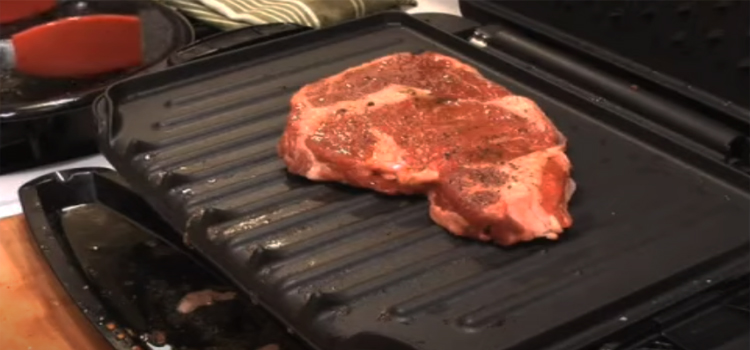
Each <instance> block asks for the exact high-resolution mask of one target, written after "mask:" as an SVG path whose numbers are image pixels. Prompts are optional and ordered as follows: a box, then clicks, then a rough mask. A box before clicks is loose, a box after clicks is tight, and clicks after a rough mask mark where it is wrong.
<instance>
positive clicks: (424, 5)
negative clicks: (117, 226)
mask: <svg viewBox="0 0 750 350" xmlns="http://www.w3.org/2000/svg"><path fill="white" fill-rule="evenodd" d="M418 1H419V6H417V7H416V8H414V9H411V10H409V11H408V12H409V13H425V12H442V13H449V14H453V15H457V16H460V15H461V12H460V11H459V8H458V0H418ZM81 167H104V168H111V167H112V166H111V165H110V164H109V163H108V162H107V161H106V160H105V159H104V157H102V156H101V155H95V156H89V157H85V158H81V159H77V160H73V161H68V162H63V163H59V164H54V165H50V166H46V167H41V168H36V169H32V170H27V171H21V172H18V173H12V174H7V175H2V176H0V218H4V217H8V216H11V215H17V214H20V213H21V205H20V203H19V202H18V188H19V187H21V186H22V185H23V184H25V183H26V182H28V181H30V180H32V179H34V178H36V177H39V176H42V175H45V174H48V173H51V172H54V171H59V170H62V169H68V168H81ZM13 350H15V349H13Z"/></svg>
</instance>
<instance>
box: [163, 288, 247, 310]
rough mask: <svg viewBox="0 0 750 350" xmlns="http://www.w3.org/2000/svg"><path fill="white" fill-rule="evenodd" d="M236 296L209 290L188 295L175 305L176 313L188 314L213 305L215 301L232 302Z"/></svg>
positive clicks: (230, 293) (232, 293) (235, 294)
mask: <svg viewBox="0 0 750 350" xmlns="http://www.w3.org/2000/svg"><path fill="white" fill-rule="evenodd" d="M236 296H237V293H235V292H216V291H213V290H210V289H207V290H201V291H197V292H192V293H188V294H187V295H185V296H184V297H183V298H182V299H181V300H180V303H179V304H178V305H177V312H179V313H182V314H189V313H191V312H193V311H195V310H197V309H198V308H201V307H204V306H210V305H213V304H214V303H215V302H217V301H228V300H232V299H234V298H235V297H236Z"/></svg>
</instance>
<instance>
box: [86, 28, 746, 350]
mask: <svg viewBox="0 0 750 350" xmlns="http://www.w3.org/2000/svg"><path fill="white" fill-rule="evenodd" d="M424 50H433V51H438V52H441V53H444V54H448V55H451V56H454V57H456V58H458V59H460V60H462V61H464V62H467V63H468V64H470V65H472V66H474V67H477V68H478V69H479V70H480V71H481V72H482V73H483V74H484V75H485V76H486V77H487V78H489V79H492V80H494V81H496V82H498V83H500V84H502V85H504V86H506V87H507V88H509V89H510V90H511V91H514V92H516V93H518V94H520V95H526V96H529V97H531V98H533V99H534V100H535V101H537V103H538V104H539V105H540V106H541V107H542V109H544V110H545V111H546V112H547V114H548V115H549V116H550V118H551V119H553V121H554V122H555V124H556V125H557V126H558V127H559V128H560V130H561V131H562V132H563V133H564V134H565V135H566V136H567V137H568V139H569V142H570V145H569V146H570V149H569V152H568V153H569V157H570V158H571V160H572V162H573V164H574V167H575V172H574V177H575V179H576V181H577V183H579V184H580V187H579V189H580V190H579V192H578V193H577V194H576V196H575V198H574V200H573V202H572V205H571V211H572V215H573V217H574V219H575V225H574V227H573V228H572V229H571V230H570V232H568V233H567V234H566V235H565V236H564V238H563V239H562V240H561V241H560V242H556V243H549V242H535V243H531V244H524V245H520V246H517V247H514V248H509V249H501V248H497V247H493V246H489V245H486V244H481V243H477V242H467V241H465V240H461V239H458V238H455V237H452V236H450V235H448V234H446V233H445V232H444V231H443V230H442V229H440V228H439V227H437V226H435V225H434V224H433V223H432V222H431V221H430V219H429V217H428V215H427V209H426V204H425V202H424V201H423V200H421V199H419V198H401V197H385V196H380V195H377V194H374V193H370V192H368V191H362V190H355V189H352V188H348V187H345V186H338V185H330V184H316V183H311V182H309V181H307V180H304V179H301V178H298V177H294V176H290V175H288V174H287V173H286V171H285V169H284V164H283V163H282V161H281V160H280V159H278V157H277V155H276V149H275V146H276V141H277V139H278V137H279V136H280V135H281V133H282V131H283V127H284V124H285V118H286V113H287V112H288V104H289V98H290V96H291V95H292V94H293V93H294V92H295V91H296V90H297V88H298V87H299V86H301V85H303V84H307V83H310V82H312V81H315V80H317V79H319V78H322V77H325V76H329V75H331V74H335V73H337V72H340V71H342V70H344V69H346V68H348V67H350V66H353V65H357V64H360V63H363V62H365V61H368V60H370V59H373V58H376V57H380V56H383V55H386V54H390V53H395V52H400V51H412V52H419V51H424ZM164 82H169V84H167V85H165V84H164ZM95 107H96V108H95V109H96V115H97V120H98V122H99V126H100V129H99V131H100V141H101V143H100V146H101V149H102V151H103V153H104V154H105V156H106V157H107V159H108V160H109V161H110V162H111V163H112V164H113V165H114V166H115V168H116V169H117V170H118V171H119V173H120V174H121V175H122V176H123V178H125V179H126V180H127V181H128V182H129V183H130V184H132V185H133V187H134V188H135V189H136V190H137V191H139V192H140V193H141V194H142V195H143V196H144V198H146V200H147V201H148V202H149V203H150V204H151V205H152V206H153V207H154V208H155V209H156V210H157V212H159V213H160V214H161V215H162V216H164V218H165V219H166V220H167V221H168V222H169V223H170V224H171V225H172V226H173V227H174V228H175V229H176V231H178V232H184V233H185V238H186V240H187V241H189V242H190V243H191V244H192V245H193V247H194V248H195V249H196V251H198V252H199V253H200V254H202V255H203V256H205V257H206V258H207V259H208V260H210V261H212V262H213V263H214V264H215V265H216V266H217V267H218V268H219V269H220V270H221V271H222V272H223V273H225V274H226V275H227V276H228V277H229V278H231V279H232V280H233V281H234V282H235V283H236V284H237V285H238V286H239V287H241V288H243V290H244V291H245V292H246V293H247V294H248V295H250V296H251V298H253V299H256V300H257V301H259V302H260V303H262V304H263V305H265V306H266V307H268V309H269V310H270V311H271V312H273V313H274V314H276V316H278V317H279V318H280V319H281V320H283V321H284V322H286V323H287V324H288V325H289V326H290V328H291V329H293V330H294V331H295V332H297V333H298V334H299V335H300V336H301V337H303V338H304V339H306V340H307V341H308V342H309V343H310V344H312V345H313V346H314V347H316V348H318V349H339V348H340V349H348V350H353V349H357V350H379V349H390V350H397V349H398V350H400V349H408V350H414V349H425V350H426V349H430V350H433V349H434V350H442V349H474V350H483V349H493V350H504V349H514V350H518V349H534V350H542V349H562V348H580V347H583V346H585V345H590V344H593V343H595V342H596V341H597V340H598V339H601V337H603V336H605V335H607V334H610V333H612V332H615V331H617V330H619V329H622V328H623V327H625V326H627V325H629V324H630V323H631V322H635V321H637V320H640V319H643V318H644V317H646V316H648V315H650V314H652V313H655V312H657V311H658V310H661V309H662V308H664V307H666V306H668V305H670V304H672V303H674V302H676V301H678V300H681V299H682V298H683V297H685V296H687V295H692V294H694V293H696V292H698V291H700V290H702V289H704V288H706V287H708V285H709V283H708V282H706V281H713V282H716V281H720V280H723V279H725V278H729V277H731V276H735V275H738V274H742V273H746V272H747V271H748V248H747V247H748V236H747V232H748V230H750V222H748V221H747V216H746V214H747V212H748V210H750V196H749V194H748V191H747V189H746V188H743V184H744V181H745V180H747V179H746V178H738V176H740V175H737V174H734V173H732V175H731V176H727V177H721V176H713V175H709V174H727V173H728V172H730V170H726V169H725V168H724V167H728V165H726V164H721V163H719V162H706V161H705V159H702V158H701V156H700V155H697V156H696V155H695V153H693V152H688V151H687V148H686V146H685V145H683V144H681V143H680V142H681V141H680V140H679V139H676V138H672V136H670V135H662V134H659V133H658V132H656V131H651V130H648V129H647V126H646V125H648V124H647V123H644V119H643V117H642V116H639V115H638V114H637V113H634V112H632V111H630V110H628V109H626V108H623V107H621V106H618V105H614V104H612V103H610V102H608V101H606V100H602V99H601V98H599V97H598V96H597V95H596V93H595V92H592V91H587V90H585V89H583V88H581V87H580V86H577V85H574V84H571V83H568V82H566V81H564V80H562V79H559V78H557V77H556V76H554V75H551V74H549V73H548V72H546V71H544V70H542V69H539V68H538V67H534V66H531V65H529V64H527V63H525V62H522V61H520V60H518V59H516V58H514V57H513V56H510V55H508V54H505V53H503V52H500V51H496V52H493V53H490V52H488V51H483V50H481V49H479V48H476V47H474V46H472V45H471V44H469V43H468V42H467V41H465V40H463V39H461V38H459V37H456V36H453V35H450V34H448V33H445V32H442V31H440V30H438V29H436V28H434V27H432V26H430V25H428V24H426V23H424V22H421V21H419V20H416V19H414V18H412V17H410V16H408V15H405V14H401V13H386V14H381V15H376V16H371V17H368V18H364V19H360V20H356V21H351V22H348V23H345V24H341V25H338V26H334V27H330V28H325V29H322V30H316V31H312V32H308V33H301V34H297V35H294V36H292V37H289V38H286V39H282V40H277V41H272V42H268V43H266V44H262V45H257V46H253V47H250V48H246V49H241V50H236V51H232V52H229V53H225V54H223V55H220V56H216V57H213V58H209V59H203V60H200V61H197V62H194V63H188V64H185V65H183V66H181V67H177V68H175V69H172V70H169V71H166V72H161V73H156V74H152V75H148V76H143V77H140V78H137V79H133V80H129V81H127V82H123V83H120V84H117V85H114V86H113V87H111V88H110V89H108V91H107V92H106V94H104V95H103V96H102V98H100V99H99V100H98V101H97V103H96V106H95ZM696 164H703V165H704V166H706V167H705V168H699V167H697V166H696ZM738 179H739V180H738Z"/></svg>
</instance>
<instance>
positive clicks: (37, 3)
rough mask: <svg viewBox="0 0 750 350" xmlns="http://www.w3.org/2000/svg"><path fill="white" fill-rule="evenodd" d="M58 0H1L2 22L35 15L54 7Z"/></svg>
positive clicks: (0, 16) (0, 15)
mask: <svg viewBox="0 0 750 350" xmlns="http://www.w3.org/2000/svg"><path fill="white" fill-rule="evenodd" d="M55 5H57V0H0V23H10V22H14V21H17V20H20V19H24V18H27V17H33V16H36V15H39V14H42V13H44V12H47V11H49V10H51V9H53V8H54V7H55Z"/></svg>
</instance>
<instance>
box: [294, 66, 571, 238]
mask: <svg viewBox="0 0 750 350" xmlns="http://www.w3.org/2000/svg"><path fill="white" fill-rule="evenodd" d="M291 104H292V111H291V113H290V115H289V117H288V121H287V125H286V130H285V132H284V135H283V137H282V138H281V141H280V143H279V154H280V156H281V157H282V158H283V159H284V161H285V162H286V164H287V167H288V170H289V171H290V172H291V173H294V174H298V175H302V176H305V177H307V178H309V179H311V180H318V181H337V182H342V183H345V184H349V185H352V186H357V187H364V188H370V189H373V190H376V191H379V192H382V193H386V194H393V195H395V194H418V193H424V194H426V195H427V196H428V198H429V200H430V216H431V217H432V219H433V220H434V221H435V222H437V223H438V224H439V225H441V226H443V227H445V228H446V229H447V230H448V231H450V232H452V233H454V234H456V235H458V236H464V237H470V238H475V239H479V240H482V241H489V240H492V241H494V242H496V243H497V244H500V245H511V244H514V243H517V242H520V241H528V240H531V239H534V238H537V237H546V238H549V239H556V238H557V237H558V235H559V234H560V233H562V231H563V229H564V228H566V227H569V226H570V225H571V224H572V219H571V217H570V214H569V213H568V208H567V207H568V200H569V199H570V196H571V195H572V193H573V191H574V187H575V184H574V183H573V181H572V180H571V179H570V168H571V165H570V162H569V161H568V158H567V157H566V155H565V153H564V151H565V138H564V137H563V136H562V134H560V132H558V130H557V129H556V128H555V126H554V125H553V124H552V122H551V121H550V120H549V119H547V117H546V116H545V114H544V112H542V111H541V110H540V109H539V107H538V106H537V104H536V103H534V101H532V100H530V99H528V98H525V97H521V96H517V95H513V94H512V93H510V92H509V91H508V90H506V89H505V88H503V87H502V86H499V85H497V84H495V83H493V82H491V81H489V80H487V79H485V78H484V77H482V76H481V75H480V74H479V72H478V71H477V70H476V69H474V68H472V67H470V66H468V65H466V64H464V63H462V62H460V61H458V60H456V59H453V58H450V57H447V56H443V55H440V54H437V53H431V52H428V53H423V54H418V55H415V54H411V53H399V54H394V55H390V56H386V57H383V58H380V59H376V60H374V61H371V62H369V63H365V64H363V65H361V66H358V67H354V68H350V69H348V70H346V71H344V72H342V73H340V74H337V75H334V76H332V77H329V78H325V79H322V80H320V81H317V82H315V83H312V84H309V85H307V86H305V87H303V88H302V89H301V90H300V91H299V92H297V93H296V94H295V95H294V97H293V98H292V101H291Z"/></svg>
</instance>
